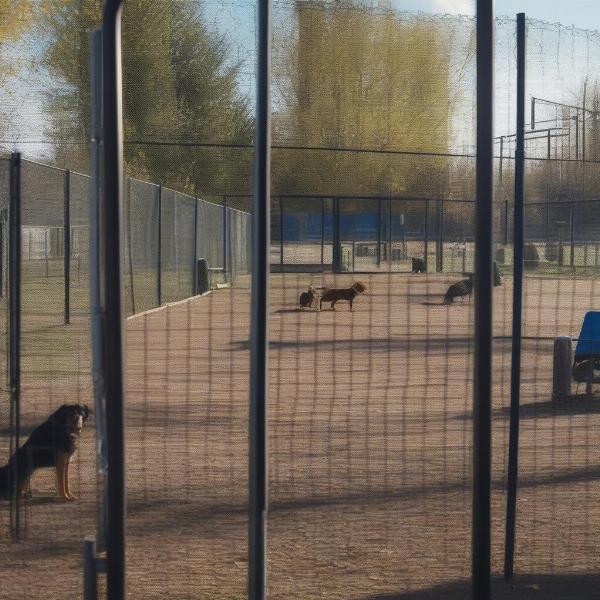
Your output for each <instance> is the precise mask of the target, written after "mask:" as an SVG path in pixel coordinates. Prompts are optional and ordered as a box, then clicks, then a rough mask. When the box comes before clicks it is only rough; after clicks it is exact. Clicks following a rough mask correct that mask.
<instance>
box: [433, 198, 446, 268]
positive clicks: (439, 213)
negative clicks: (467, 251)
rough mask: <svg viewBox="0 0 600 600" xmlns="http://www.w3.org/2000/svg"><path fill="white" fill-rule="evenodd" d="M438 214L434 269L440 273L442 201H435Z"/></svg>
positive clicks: (442, 258)
mask: <svg viewBox="0 0 600 600" xmlns="http://www.w3.org/2000/svg"><path fill="white" fill-rule="evenodd" d="M437 215H438V239H437V248H436V251H437V252H436V265H435V270H436V271H437V272H438V273H441V272H442V271H443V270H444V207H443V205H442V201H441V200H438V201H437Z"/></svg>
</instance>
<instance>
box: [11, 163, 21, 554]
mask: <svg viewBox="0 0 600 600" xmlns="http://www.w3.org/2000/svg"><path fill="white" fill-rule="evenodd" d="M9 177H10V182H9V184H10V192H9V199H8V202H9V205H8V219H9V232H8V243H9V248H8V281H9V284H8V301H9V306H8V319H9V339H8V344H9V386H10V417H11V419H10V424H11V444H10V446H11V448H10V450H11V451H12V452H14V451H16V450H17V448H18V447H19V446H20V444H21V155H20V154H19V153H15V154H12V155H11V157H10V175H9ZM12 467H13V468H12V469H10V473H9V474H8V477H9V480H10V481H11V482H12V483H11V485H10V487H11V489H12V493H11V494H10V524H11V532H12V536H13V539H14V540H15V541H17V542H18V541H20V540H21V528H22V525H23V524H22V519H21V508H22V507H21V499H20V497H19V495H18V494H17V486H16V482H17V481H18V480H19V471H20V470H21V469H22V468H23V465H21V464H19V461H18V460H15V461H14V463H13V465H12Z"/></svg>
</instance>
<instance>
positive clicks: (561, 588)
mask: <svg viewBox="0 0 600 600" xmlns="http://www.w3.org/2000/svg"><path fill="white" fill-rule="evenodd" d="M598 590H600V574H598V573H589V574H583V573H582V574H578V573H573V574H564V575H554V574H540V575H520V576H517V577H515V580H514V582H513V583H511V584H508V583H505V582H504V581H503V580H502V579H495V580H494V581H493V584H492V597H493V599H494V600H574V599H575V598H581V599H583V598H597V597H598V593H599V592H598ZM471 598H472V595H471V586H470V582H468V581H458V582H454V583H449V584H446V585H441V586H436V587H433V588H429V589H426V590H420V591H417V592H401V593H398V594H393V593H392V594H378V595H375V596H364V598H363V600H471Z"/></svg>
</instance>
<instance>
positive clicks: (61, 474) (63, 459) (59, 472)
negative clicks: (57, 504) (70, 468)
mask: <svg viewBox="0 0 600 600" xmlns="http://www.w3.org/2000/svg"><path fill="white" fill-rule="evenodd" d="M68 460H69V457H68V456H67V455H66V454H64V453H63V452H59V453H57V454H56V491H57V493H58V497H59V498H62V499H63V500H68V499H69V497H68V496H67V492H66V491H65V471H66V463H67V461H68Z"/></svg>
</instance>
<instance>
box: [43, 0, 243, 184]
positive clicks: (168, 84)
mask: <svg viewBox="0 0 600 600" xmlns="http://www.w3.org/2000/svg"><path fill="white" fill-rule="evenodd" d="M52 2H53V8H52V10H51V11H50V12H49V18H48V19H47V21H46V23H45V25H44V27H45V28H46V32H47V36H48V39H49V51H48V52H47V53H46V59H45V63H46V66H47V68H48V70H49V71H50V73H51V74H52V75H53V77H54V80H55V82H56V85H55V87H54V88H53V89H52V90H51V94H50V99H49V101H48V110H49V114H50V117H51V121H52V126H51V135H52V136H54V137H55V138H56V139H57V140H58V141H59V146H58V153H57V159H58V161H59V162H60V163H63V164H67V165H69V166H71V167H79V168H87V162H88V157H87V152H84V151H82V148H81V146H73V145H70V144H69V141H70V140H77V141H81V140H85V139H87V137H88V131H89V123H90V113H89V111H90V86H89V66H88V65H89V33H90V31H91V30H92V29H93V28H94V27H96V26H97V25H98V24H99V23H100V19H101V5H102V3H101V1H100V0H67V1H65V0H52ZM122 38H123V39H122V46H123V97H124V101H123V120H124V131H125V142H126V153H125V158H126V163H127V169H128V172H129V173H130V174H132V175H134V176H136V177H141V178H144V179H149V180H152V181H160V182H162V183H163V184H164V185H168V186H170V187H174V188H176V189H178V190H182V191H187V192H190V193H196V194H200V193H227V192H229V191H231V190H232V189H233V190H235V191H238V189H239V188H240V187H242V188H243V187H244V186H245V187H246V188H248V180H249V165H248V164H246V163H244V161H242V160H239V159H237V160H230V161H229V162H226V161H223V160H222V156H221V155H220V154H218V153H216V152H214V151H207V150H199V149H190V148H189V147H184V146H183V145H178V144H180V143H181V144H183V143H189V142H197V141H199V142H223V143H227V142H237V143H247V142H249V141H250V139H251V136H252V127H251V119H250V117H249V114H248V113H249V111H248V104H247V101H246V100H245V99H244V98H242V97H241V96H240V94H239V92H238V90H237V86H236V81H237V75H238V71H239V65H237V64H231V61H230V60H229V47H228V45H227V44H226V43H225V41H224V40H223V38H221V37H219V36H217V35H215V34H213V33H211V32H209V30H208V29H207V28H206V27H205V25H204V24H203V21H202V15H201V13H200V11H199V10H198V7H197V5H188V4H185V3H181V2H170V1H158V2H148V1H147V0H128V1H127V3H126V4H125V8H124V12H123V20H122ZM165 142H166V143H167V145H160V144H162V143H165Z"/></svg>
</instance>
